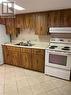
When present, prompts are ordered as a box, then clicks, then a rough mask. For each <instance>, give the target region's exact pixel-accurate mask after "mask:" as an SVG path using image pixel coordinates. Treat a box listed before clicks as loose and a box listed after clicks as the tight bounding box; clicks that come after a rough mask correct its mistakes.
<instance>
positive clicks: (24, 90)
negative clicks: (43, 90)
mask: <svg viewBox="0 0 71 95" xmlns="http://www.w3.org/2000/svg"><path fill="white" fill-rule="evenodd" d="M18 92H19V95H33V93H32V90H31V88H30V87H28V86H25V87H21V88H18Z"/></svg>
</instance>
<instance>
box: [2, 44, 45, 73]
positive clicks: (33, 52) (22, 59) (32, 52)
mask: <svg viewBox="0 0 71 95" xmlns="http://www.w3.org/2000/svg"><path fill="white" fill-rule="evenodd" d="M2 47H3V55H4V63H6V64H10V65H15V66H19V67H23V68H25V69H30V70H35V71H39V72H44V65H45V50H44V49H35V48H25V47H15V46H9V45H3V46H2Z"/></svg>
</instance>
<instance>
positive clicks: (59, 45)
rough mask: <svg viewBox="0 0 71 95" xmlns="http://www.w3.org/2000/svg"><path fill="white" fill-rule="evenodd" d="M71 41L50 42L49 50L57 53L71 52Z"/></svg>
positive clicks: (55, 40)
mask: <svg viewBox="0 0 71 95" xmlns="http://www.w3.org/2000/svg"><path fill="white" fill-rule="evenodd" d="M70 41H71V39H63V40H61V39H53V41H52V40H50V44H49V47H48V49H50V50H56V51H66V52H71V42H70Z"/></svg>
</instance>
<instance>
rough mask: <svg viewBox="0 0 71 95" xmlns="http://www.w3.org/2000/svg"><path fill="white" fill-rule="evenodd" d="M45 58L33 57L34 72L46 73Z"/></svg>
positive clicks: (35, 55)
mask: <svg viewBox="0 0 71 95" xmlns="http://www.w3.org/2000/svg"><path fill="white" fill-rule="evenodd" d="M44 62H45V61H44V56H43V55H40V54H33V55H32V68H33V70H36V71H39V72H44Z"/></svg>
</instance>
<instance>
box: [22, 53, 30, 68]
mask: <svg viewBox="0 0 71 95" xmlns="http://www.w3.org/2000/svg"><path fill="white" fill-rule="evenodd" d="M21 66H22V67H24V68H26V69H31V54H30V53H21Z"/></svg>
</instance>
